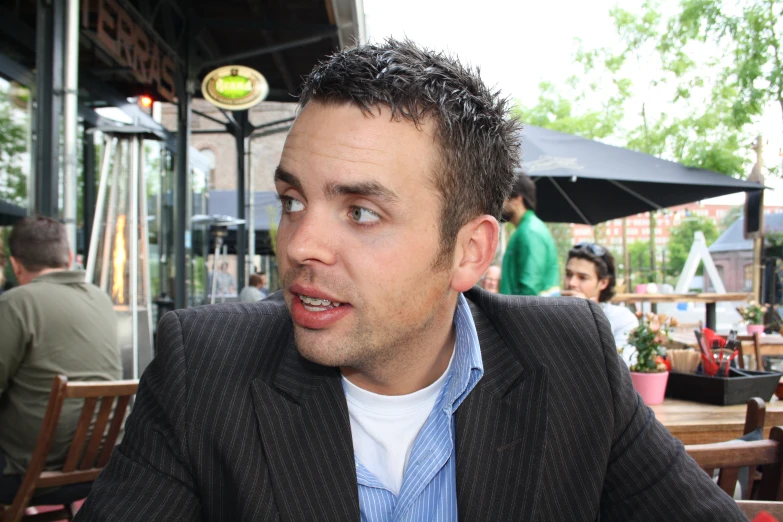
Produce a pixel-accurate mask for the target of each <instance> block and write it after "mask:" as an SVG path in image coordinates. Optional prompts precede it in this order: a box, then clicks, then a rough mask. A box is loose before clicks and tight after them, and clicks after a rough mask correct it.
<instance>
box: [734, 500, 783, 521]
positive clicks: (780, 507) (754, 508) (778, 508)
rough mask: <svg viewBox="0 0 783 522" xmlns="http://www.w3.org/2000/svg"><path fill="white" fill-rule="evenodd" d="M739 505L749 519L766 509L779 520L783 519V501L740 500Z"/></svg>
mask: <svg viewBox="0 0 783 522" xmlns="http://www.w3.org/2000/svg"><path fill="white" fill-rule="evenodd" d="M737 506H739V508H740V509H741V510H742V512H743V513H745V516H746V517H748V520H753V519H754V518H756V517H757V516H758V515H759V513H761V512H762V511H766V512H767V513H769V514H770V515H772V516H773V517H775V518H777V519H778V520H783V502H759V501H758V500H738V501H737Z"/></svg>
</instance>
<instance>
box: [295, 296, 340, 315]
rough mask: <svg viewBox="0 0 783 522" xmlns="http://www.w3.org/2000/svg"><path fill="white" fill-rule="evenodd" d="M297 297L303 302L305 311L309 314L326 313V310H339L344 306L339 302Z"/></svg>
mask: <svg viewBox="0 0 783 522" xmlns="http://www.w3.org/2000/svg"><path fill="white" fill-rule="evenodd" d="M296 296H297V297H298V298H299V300H300V301H302V304H303V305H304V308H305V310H307V311H308V312H325V311H326V310H331V309H332V308H337V307H338V306H340V305H342V304H343V303H338V302H337V301H329V300H327V299H316V298H315V297H309V296H306V295H302V294H296Z"/></svg>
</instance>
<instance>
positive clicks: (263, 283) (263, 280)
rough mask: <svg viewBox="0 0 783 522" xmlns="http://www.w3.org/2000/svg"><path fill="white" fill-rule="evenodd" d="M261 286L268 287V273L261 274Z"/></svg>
mask: <svg viewBox="0 0 783 522" xmlns="http://www.w3.org/2000/svg"><path fill="white" fill-rule="evenodd" d="M261 288H266V274H263V275H261Z"/></svg>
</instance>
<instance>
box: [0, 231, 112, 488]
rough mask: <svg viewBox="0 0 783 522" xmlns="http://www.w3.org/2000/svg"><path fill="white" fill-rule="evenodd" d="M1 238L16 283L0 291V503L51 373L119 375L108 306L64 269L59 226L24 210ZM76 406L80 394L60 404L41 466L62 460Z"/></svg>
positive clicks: (26, 458) (24, 453)
mask: <svg viewBox="0 0 783 522" xmlns="http://www.w3.org/2000/svg"><path fill="white" fill-rule="evenodd" d="M8 244H9V246H10V250H11V258H10V261H11V265H12V266H13V269H14V274H15V275H16V279H17V280H18V281H19V286H17V287H15V288H13V289H11V290H8V291H7V292H5V293H4V294H3V295H2V296H0V333H2V335H0V504H10V503H11V502H12V501H13V499H14V495H15V494H16V491H17V490H18V489H19V485H20V484H21V480H22V475H23V474H24V472H25V470H26V469H27V466H28V464H29V462H30V457H31V456H32V453H33V449H34V447H35V444H36V441H37V439H38V432H39V430H40V429H41V425H42V423H43V417H44V413H45V411H46V405H47V403H48V401H49V391H50V390H51V388H52V380H53V379H54V377H55V376H56V375H65V376H66V377H68V380H70V381H111V380H119V379H122V360H121V358H120V347H119V343H118V341H117V319H116V316H115V314H114V306H113V305H112V302H111V299H110V298H109V296H108V295H107V294H106V292H103V291H102V290H101V289H100V288H98V287H97V286H95V285H92V284H89V283H87V282H85V273H84V271H82V270H69V269H68V267H69V266H70V265H71V262H72V261H73V253H72V252H70V250H69V248H68V240H67V236H66V232H65V226H64V225H63V224H62V223H60V222H58V221H56V220H54V219H52V218H49V217H43V216H39V217H28V218H25V219H22V220H21V221H19V222H18V223H16V225H14V228H13V231H12V232H11V236H10V238H9V241H8ZM80 413H81V404H80V402H79V401H76V402H73V401H66V403H65V404H64V405H63V409H62V415H61V417H60V423H59V424H58V426H57V433H56V435H55V438H54V441H53V443H52V449H51V451H50V452H49V455H48V457H47V461H46V469H52V468H53V467H54V468H56V467H57V466H58V465H59V466H62V465H63V464H64V462H65V456H66V454H67V452H68V448H69V446H70V442H71V440H72V439H73V435H74V432H75V430H76V424H77V422H78V420H79V415H80ZM88 490H89V486H88Z"/></svg>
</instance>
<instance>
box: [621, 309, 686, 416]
mask: <svg viewBox="0 0 783 522" xmlns="http://www.w3.org/2000/svg"><path fill="white" fill-rule="evenodd" d="M636 315H637V317H639V326H638V327H637V328H636V329H635V330H633V331H632V332H631V333H630V334H629V335H628V344H629V345H630V346H632V347H633V348H634V349H635V351H636V361H635V362H634V363H633V364H632V365H631V380H632V381H633V387H634V388H635V389H636V391H637V392H639V395H641V397H642V399H643V400H644V403H645V404H648V405H652V404H660V403H662V402H663V396H664V393H665V392H666V382H667V381H668V380H669V371H668V370H669V367H668V365H667V363H666V361H665V360H664V358H663V356H664V355H665V354H666V343H667V342H669V333H670V330H671V329H672V328H673V327H675V326H677V324H678V323H677V319H675V318H674V317H667V316H666V315H664V314H653V313H648V314H647V315H644V314H642V313H637V314H636Z"/></svg>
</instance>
